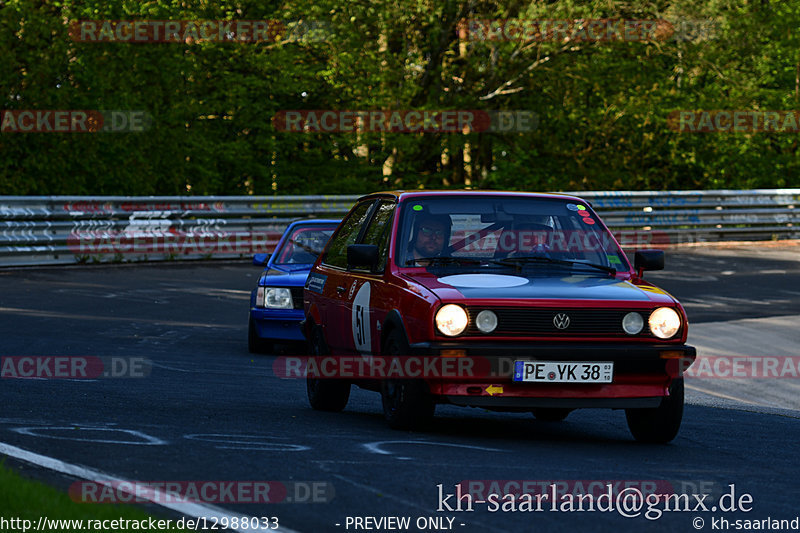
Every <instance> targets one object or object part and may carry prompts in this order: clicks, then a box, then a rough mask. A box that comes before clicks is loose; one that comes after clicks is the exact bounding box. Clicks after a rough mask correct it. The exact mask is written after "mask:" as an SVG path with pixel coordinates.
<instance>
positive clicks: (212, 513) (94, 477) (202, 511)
mask: <svg viewBox="0 0 800 533" xmlns="http://www.w3.org/2000/svg"><path fill="white" fill-rule="evenodd" d="M0 453H2V454H4V455H8V456H9V457H14V458H15V459H19V460H21V461H25V462H26V463H31V464H34V465H37V466H40V467H42V468H46V469H48V470H53V471H54V472H60V473H62V474H67V475H68V476H73V477H76V478H79V479H85V480H87V481H93V482H95V483H99V484H101V485H105V486H107V487H110V488H112V489H113V490H116V491H119V492H126V493H128V494H131V495H132V496H136V497H138V498H140V499H143V500H148V501H150V502H152V503H154V504H156V505H159V506H161V507H164V508H166V509H170V510H172V511H175V512H178V513H181V514H182V515H184V516H188V517H191V518H206V519H210V518H217V519H222V518H226V519H227V520H226V521H227V522H228V523H230V522H231V519H233V518H237V519H238V520H239V521H240V522H241V520H243V519H250V518H252V517H249V516H246V515H239V514H231V513H229V512H227V511H226V510H224V509H222V508H220V507H215V506H213V505H206V504H199V503H169V502H168V501H167V500H169V499H170V497H169V495H168V494H167V493H166V492H162V491H160V490H158V489H155V488H153V489H152V490H150V491H148V493H144V494H136V490H135V488H133V485H134V483H133V482H132V481H129V480H126V479H122V478H117V477H114V476H111V475H109V474H106V473H104V472H101V471H99V470H94V469H91V468H88V467H85V466H81V465H74V464H71V463H66V462H64V461H59V460H58V459H55V458H53V457H48V456H46V455H40V454H38V453H34V452H31V451H28V450H24V449H22V448H17V447H16V446H12V445H10V444H6V443H4V442H0ZM127 487H131V489H130V491H128V490H126V489H127ZM248 523H249V521H248ZM231 529H233V528H231ZM233 530H234V531H239V532H241V533H249V532H252V531H275V532H278V533H281V532H282V533H299V532H298V531H296V530H294V529H289V528H286V527H279V528H278V529H270V528H268V527H262V526H261V525H260V521H259V526H258V527H257V528H246V529H233Z"/></svg>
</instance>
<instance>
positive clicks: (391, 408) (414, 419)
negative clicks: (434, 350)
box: [381, 331, 436, 429]
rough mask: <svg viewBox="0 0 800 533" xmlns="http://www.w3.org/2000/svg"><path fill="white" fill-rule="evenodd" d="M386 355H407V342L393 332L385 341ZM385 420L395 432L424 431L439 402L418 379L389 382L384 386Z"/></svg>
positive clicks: (382, 397) (390, 380)
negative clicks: (402, 430)
mask: <svg viewBox="0 0 800 533" xmlns="http://www.w3.org/2000/svg"><path fill="white" fill-rule="evenodd" d="M384 353H385V354H386V355H389V356H391V357H402V356H406V355H408V343H407V342H406V340H405V338H403V336H402V335H401V334H400V333H398V332H397V331H393V332H391V333H390V334H389V337H388V338H387V339H386V344H385V346H384ZM381 403H382V404H383V416H384V418H385V419H386V422H387V423H388V424H389V427H390V428H392V429H414V428H420V427H423V426H424V425H425V424H427V423H428V422H429V421H430V420H431V419H432V418H433V415H434V412H435V410H436V402H435V401H434V399H433V398H432V397H431V393H430V391H429V390H428V385H427V384H426V383H425V382H424V381H422V380H416V379H386V380H383V381H382V382H381Z"/></svg>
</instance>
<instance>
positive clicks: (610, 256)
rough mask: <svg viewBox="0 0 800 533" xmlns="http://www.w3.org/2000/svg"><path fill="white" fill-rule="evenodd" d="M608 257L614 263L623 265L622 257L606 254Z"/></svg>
mask: <svg viewBox="0 0 800 533" xmlns="http://www.w3.org/2000/svg"><path fill="white" fill-rule="evenodd" d="M606 257H607V258H608V262H609V263H614V264H617V265H621V264H622V259H620V258H619V257H618V256H616V255H606Z"/></svg>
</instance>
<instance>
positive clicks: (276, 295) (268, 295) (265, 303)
mask: <svg viewBox="0 0 800 533" xmlns="http://www.w3.org/2000/svg"><path fill="white" fill-rule="evenodd" d="M256 307H266V308H267V309H294V301H293V300H292V293H291V291H290V290H289V289H286V288H283V287H259V288H258V290H257V291H256Z"/></svg>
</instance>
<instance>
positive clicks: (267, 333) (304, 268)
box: [247, 219, 339, 353]
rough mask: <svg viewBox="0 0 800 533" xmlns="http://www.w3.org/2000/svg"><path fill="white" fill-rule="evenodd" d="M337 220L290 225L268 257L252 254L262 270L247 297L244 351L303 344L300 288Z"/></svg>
mask: <svg viewBox="0 0 800 533" xmlns="http://www.w3.org/2000/svg"><path fill="white" fill-rule="evenodd" d="M338 225H339V220H321V219H313V220H298V221H296V222H292V223H291V224H290V225H289V227H288V228H286V231H285V232H284V233H283V236H281V239H280V241H278V244H277V245H276V246H275V250H274V251H273V253H271V254H256V255H255V256H253V264H254V265H258V266H264V267H266V268H265V269H264V272H263V273H262V274H261V277H260V278H259V279H258V287H257V288H255V289H254V290H253V291H252V293H251V294H250V320H249V324H248V333H247V348H248V349H249V350H250V352H251V353H268V352H271V351H272V349H273V344H274V343H275V342H295V341H304V340H305V337H304V336H303V332H302V331H301V330H300V321H302V320H303V318H304V316H303V286H304V285H305V283H306V277H308V272H309V271H310V270H311V267H312V266H313V264H314V261H316V260H317V256H318V255H319V254H320V252H322V249H323V248H324V247H325V244H327V242H328V239H329V238H330V236H331V235H332V234H333V232H334V230H335V229H336V227H337V226H338Z"/></svg>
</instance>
